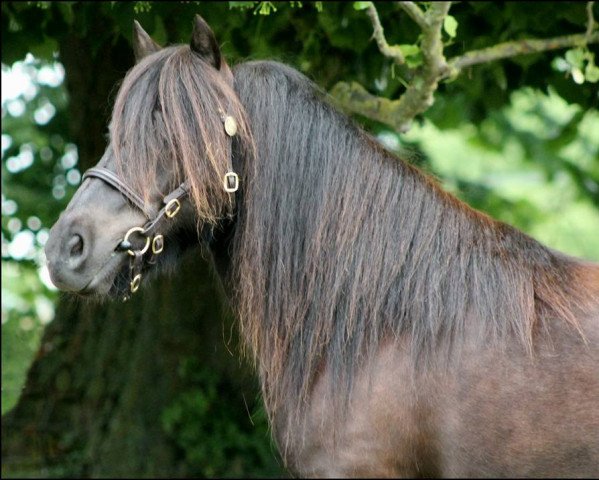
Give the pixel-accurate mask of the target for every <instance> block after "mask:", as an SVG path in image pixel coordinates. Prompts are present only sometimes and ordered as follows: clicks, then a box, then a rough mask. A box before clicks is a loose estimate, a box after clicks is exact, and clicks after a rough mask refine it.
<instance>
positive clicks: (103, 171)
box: [82, 167, 189, 301]
mask: <svg viewBox="0 0 599 480" xmlns="http://www.w3.org/2000/svg"><path fill="white" fill-rule="evenodd" d="M89 177H94V178H99V179H100V180H102V181H104V182H105V183H107V184H108V185H110V186H111V187H113V188H114V189H116V190H117V191H118V192H119V193H121V195H123V196H124V197H125V198H126V199H127V200H128V201H129V202H131V204H133V205H134V206H135V207H137V208H138V209H139V210H140V211H141V212H142V213H143V214H144V216H145V217H146V218H147V219H148V221H147V222H146V223H145V224H144V226H143V227H133V228H130V229H129V231H128V232H127V233H126V234H125V236H124V237H123V240H121V241H120V242H119V244H118V245H117V247H116V249H115V250H117V251H120V252H127V253H128V254H129V255H130V256H131V259H130V263H129V273H130V278H131V280H130V282H129V291H130V293H135V292H136V291H137V290H138V288H139V285H140V283H141V270H142V267H143V263H144V262H143V260H144V256H145V255H146V253H148V252H149V251H150V247H151V257H150V258H149V259H148V260H147V263H149V264H153V263H155V262H156V256H157V255H159V254H160V253H161V252H162V251H163V250H164V236H163V235H162V234H161V233H159V232H160V230H161V229H162V227H164V225H165V222H167V221H168V220H170V219H172V218H174V217H175V216H176V215H177V213H179V210H180V209H181V202H182V201H183V200H184V199H185V198H186V197H187V196H188V195H189V190H188V188H187V185H186V184H185V182H183V183H182V184H181V185H179V186H178V187H177V188H175V189H174V190H173V191H172V192H170V193H169V194H168V195H166V196H165V197H164V199H163V200H162V203H163V207H162V208H161V209H160V210H158V212H156V211H155V209H152V208H147V207H146V205H145V203H144V201H143V199H142V198H141V196H140V195H138V194H137V192H135V190H134V189H133V188H131V187H130V186H129V185H127V184H126V183H125V182H124V181H123V180H121V179H120V178H119V177H118V176H117V175H116V174H115V173H114V172H112V171H110V170H108V169H107V168H105V167H94V168H90V169H89V170H87V171H86V172H85V173H84V174H83V178H82V180H85V179H86V178H89ZM134 233H138V234H139V235H141V236H143V237H144V238H145V244H144V246H143V247H142V248H141V249H139V250H134V249H133V245H132V244H131V241H130V240H129V237H131V236H132V235H133V234H134ZM129 297H130V296H129V294H127V295H125V297H124V298H123V301H126V300H128V299H129Z"/></svg>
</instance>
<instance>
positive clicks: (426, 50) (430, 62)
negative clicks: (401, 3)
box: [331, 2, 451, 132]
mask: <svg viewBox="0 0 599 480" xmlns="http://www.w3.org/2000/svg"><path fill="white" fill-rule="evenodd" d="M450 5H451V2H434V3H432V4H431V6H430V7H429V9H428V10H427V11H426V13H422V12H421V11H420V10H419V11H420V14H422V18H421V19H420V20H421V22H420V23H422V25H423V28H422V45H421V48H422V54H423V57H424V59H423V64H422V66H421V67H420V68H419V70H418V73H417V76H416V77H415V78H414V80H413V81H412V82H411V83H410V84H409V85H408V87H407V89H406V91H405V92H404V93H403V95H402V96H401V97H400V98H399V99H397V100H389V99H386V98H381V97H377V96H376V95H372V94H370V93H369V92H368V91H366V89H365V88H364V87H362V86H361V85H359V84H357V83H355V82H352V83H350V84H348V83H345V82H340V83H338V84H337V85H335V87H334V88H333V90H332V91H331V94H332V95H333V96H334V97H335V98H336V100H337V102H338V104H339V106H340V107H341V108H344V109H346V110H349V111H352V112H355V113H359V114H361V115H365V116H367V117H368V118H371V119H373V120H377V121H379V122H383V123H386V124H387V125H390V126H392V127H393V128H395V129H396V130H397V131H399V132H405V131H407V130H408V129H409V128H410V125H411V123H412V120H413V119H414V117H415V116H416V115H418V114H420V113H422V112H425V111H426V110H427V109H428V108H429V107H430V106H431V105H432V104H433V94H434V92H435V91H436V90H437V86H438V82H439V80H440V79H441V78H444V77H445V76H447V72H448V66H447V62H446V61H445V57H444V56H443V42H442V41H441V30H442V28H443V21H444V20H445V17H446V16H447V12H448V11H449V7H450ZM413 6H414V7H416V5H413ZM373 8H374V7H373ZM408 8H411V7H408ZM416 8H418V7H416ZM412 10H413V9H412ZM375 12H376V11H375ZM416 15H418V14H416ZM377 18H378V17H377ZM418 18H420V17H418ZM379 48H380V47H379Z"/></svg>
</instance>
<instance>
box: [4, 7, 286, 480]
mask: <svg viewBox="0 0 599 480" xmlns="http://www.w3.org/2000/svg"><path fill="white" fill-rule="evenodd" d="M110 22H112V20H111V19H108V18H102V19H97V21H96V22H94V24H93V25H95V26H96V27H94V28H97V29H98V34H97V35H96V36H94V34H93V32H92V34H88V35H86V38H81V37H78V36H77V35H75V34H73V33H67V34H65V36H64V37H63V39H62V41H61V42H60V53H61V56H60V59H61V61H62V62H63V64H64V65H65V71H66V81H67V88H68V91H69V95H70V106H69V109H70V112H69V113H70V118H71V135H72V137H71V138H72V140H73V141H75V142H76V143H77V145H78V148H79V159H80V160H79V163H80V168H81V170H82V171H83V170H85V169H87V168H89V167H90V166H91V165H92V164H94V163H96V162H97V160H98V159H99V158H100V156H101V154H102V152H103V150H104V148H105V140H104V133H105V132H106V130H107V124H108V116H109V112H110V110H111V108H110V107H111V102H109V99H110V100H112V99H111V98H110V94H111V93H112V92H113V91H114V89H115V83H116V82H117V80H119V79H120V78H121V77H122V76H123V75H124V73H125V71H126V70H127V69H128V68H129V67H130V66H131V65H132V63H133V56H132V52H131V48H130V46H129V45H127V44H126V42H125V41H124V39H123V38H122V37H119V40H118V41H116V42H115V41H114V39H113V38H112V37H107V36H106V32H107V31H110V28H109V24H110ZM100 30H101V32H100ZM72 31H74V30H71V32H72ZM89 38H95V39H96V41H95V43H94V44H93V45H92V44H90V41H89V40H88V39H89ZM113 96H114V95H113ZM210 270H211V267H210V266H209V265H208V263H207V262H206V261H205V260H203V259H202V255H201V252H200V250H199V248H198V249H196V250H195V251H193V252H190V253H189V254H188V255H187V256H186V257H185V258H184V261H183V263H182V265H181V266H180V269H179V270H178V271H177V272H176V274H175V275H173V276H172V277H171V278H164V277H161V278H157V279H155V281H153V282H150V284H149V285H148V284H146V285H144V288H142V289H140V291H139V292H138V293H137V294H136V295H134V297H133V299H132V300H131V301H129V302H128V303H125V304H123V303H118V302H117V303H106V304H103V305H98V304H92V303H88V302H86V301H79V300H77V299H75V298H73V297H70V296H64V297H62V298H61V300H60V302H59V305H58V307H57V310H56V316H55V319H54V321H53V322H52V323H51V324H50V325H48V327H47V328H46V330H45V332H44V335H43V339H42V342H41V346H40V350H39V352H38V354H37V357H36V359H35V361H34V363H33V365H32V367H31V368H30V370H29V373H28V377H27V381H26V385H25V388H24V391H23V393H22V395H21V398H20V400H19V402H18V404H17V405H16V406H15V408H14V409H12V410H11V411H10V412H9V413H8V414H6V415H5V416H4V417H3V419H2V476H3V477H10V476H28V477H31V476H36V477H44V476H53V477H64V476H68V477H81V476H84V477H111V476H115V477H117V478H118V477H127V476H128V477H132V476H140V477H156V476H165V477H166V476H168V477H181V476H189V475H195V476H197V475H252V474H256V472H252V471H249V469H250V468H253V467H256V466H257V468H262V470H260V471H262V472H264V471H269V472H273V473H276V472H277V471H276V465H275V463H274V462H273V459H274V458H275V456H274V453H271V451H270V450H269V449H270V447H269V439H268V436H267V435H266V433H265V432H266V430H265V429H263V430H259V429H260V428H263V424H262V423H261V424H258V425H256V426H252V423H251V422H252V420H251V419H250V417H249V415H248V409H249V408H250V407H248V406H247V404H246V405H244V402H245V399H246V397H248V392H249V399H250V400H251V401H248V402H247V403H248V404H250V405H251V404H253V403H254V401H255V399H256V397H257V393H258V388H257V385H256V382H255V379H254V377H253V376H252V375H251V374H248V371H247V368H246V367H243V366H242V365H241V364H240V361H239V358H238V355H237V348H236V345H237V343H236V339H235V338H233V339H232V340H231V341H230V342H229V340H228V339H229V338H230V336H231V334H230V332H231V331H232V325H231V319H230V316H228V315H227V314H223V308H222V306H223V303H222V301H221V298H222V297H221V295H220V290H219V289H218V288H217V287H216V285H215V282H214V278H213V277H214V275H213V274H212V273H211V272H210ZM227 343H230V344H231V345H227ZM229 350H231V351H232V352H234V353H233V354H232V353H230V351H229ZM190 359H194V361H195V365H196V367H193V365H194V363H193V362H192V363H190ZM185 365H188V366H190V365H191V367H189V368H187V370H191V373H190V372H189V371H186V370H185V368H183V367H185ZM182 370H183V373H182ZM202 371H203V372H208V373H209V374H210V375H208V376H206V375H204V377H201V375H200V377H201V378H200V377H198V376H194V375H195V374H200V373H202ZM198 378H199V379H198ZM206 378H209V379H210V378H211V379H212V380H210V381H207V380H206ZM215 378H216V379H217V380H214V379H215ZM210 382H212V383H210ZM211 388H212V389H213V388H216V389H217V390H216V392H217V393H216V397H215V396H214V395H212V396H210V395H208V394H206V393H205V392H206V391H208V390H206V389H211ZM203 389H204V390H203ZM189 398H191V399H199V398H201V399H203V403H201V404H199V406H198V407H197V408H196V407H193V405H192V407H189V406H188V407H186V405H187V403H185V402H186V401H187V400H188V399H189ZM186 399H187V400H186ZM194 401H195V400H194ZM200 407H201V408H200ZM194 408H195V410H194ZM197 411H201V412H203V413H202V415H199V414H198V415H199V416H196V417H193V415H195V414H194V413H193V412H197ZM165 412H166V413H165ZM189 412H191V413H189ZM219 412H221V413H220V415H221V416H220V417H219ZM231 412H233V413H231ZM165 415H168V418H167V417H165ZM185 415H188V416H189V419H188V418H187V417H185ZM223 415H225V417H223ZM227 415H229V416H227ZM221 417H222V418H224V420H223V422H230V424H228V423H227V424H226V425H224V426H222V425H220V424H217V423H215V421H214V419H215V418H221ZM230 417H233V418H230ZM194 422H195V423H194ZM202 422H203V423H202ZM219 425H220V426H219ZM191 427H193V428H195V433H194V434H190V433H189V432H190V431H189V430H188V428H191ZM186 429H187V430H186ZM231 429H232V430H231ZM256 429H258V430H256ZM225 430H226V431H233V432H234V433H233V434H231V436H233V437H235V438H241V437H243V438H242V440H244V439H245V440H248V439H249V440H248V442H247V443H249V444H250V447H248V448H249V450H248V449H247V448H246V450H245V451H243V449H242V450H239V451H234V450H235V446H236V445H237V444H236V443H235V440H232V439H231V438H229V437H227V436H226V435H224V434H223V431H225ZM194 435H195V436H194ZM188 437H189V438H188ZM198 438H199V439H200V441H198ZM252 438H254V439H257V440H256V442H254V441H253V440H252ZM245 440H244V441H245ZM194 442H195V443H194ZM202 442H205V444H202ZM259 442H262V443H263V445H266V446H267V448H266V450H265V449H264V448H262V447H260V448H258V447H256V446H255V445H254V443H259ZM196 444H198V445H197V446H196ZM200 447H201V448H200ZM265 451H267V452H268V454H264V452H265ZM198 452H200V453H198ZM248 452H249V453H248ZM218 455H222V459H221V460H220V463H218V461H217V460H218V458H216V457H217V456H218ZM269 462H270V463H269ZM215 464H216V466H215ZM247 464H251V465H249V466H248V465H247ZM273 465H275V466H273ZM273 468H274V469H275V470H269V469H273ZM264 469H266V470H264Z"/></svg>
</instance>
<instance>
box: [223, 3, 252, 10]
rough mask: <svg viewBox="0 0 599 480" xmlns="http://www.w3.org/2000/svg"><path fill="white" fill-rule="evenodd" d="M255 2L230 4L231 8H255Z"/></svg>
mask: <svg viewBox="0 0 599 480" xmlns="http://www.w3.org/2000/svg"><path fill="white" fill-rule="evenodd" d="M254 3H255V2H229V8H230V9H231V8H253V7H254Z"/></svg>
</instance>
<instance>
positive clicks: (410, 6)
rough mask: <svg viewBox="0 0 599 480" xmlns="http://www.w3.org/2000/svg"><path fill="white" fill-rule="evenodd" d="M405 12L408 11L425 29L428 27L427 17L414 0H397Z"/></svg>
mask: <svg viewBox="0 0 599 480" xmlns="http://www.w3.org/2000/svg"><path fill="white" fill-rule="evenodd" d="M397 3H398V4H399V6H400V7H401V8H402V10H403V11H404V12H406V13H407V14H408V15H409V16H410V18H411V19H412V20H414V22H416V24H418V26H419V27H420V28H421V29H422V30H424V29H425V28H426V26H427V25H426V19H425V18H424V13H423V12H422V10H420V7H419V6H418V5H416V4H415V3H414V2H397Z"/></svg>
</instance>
